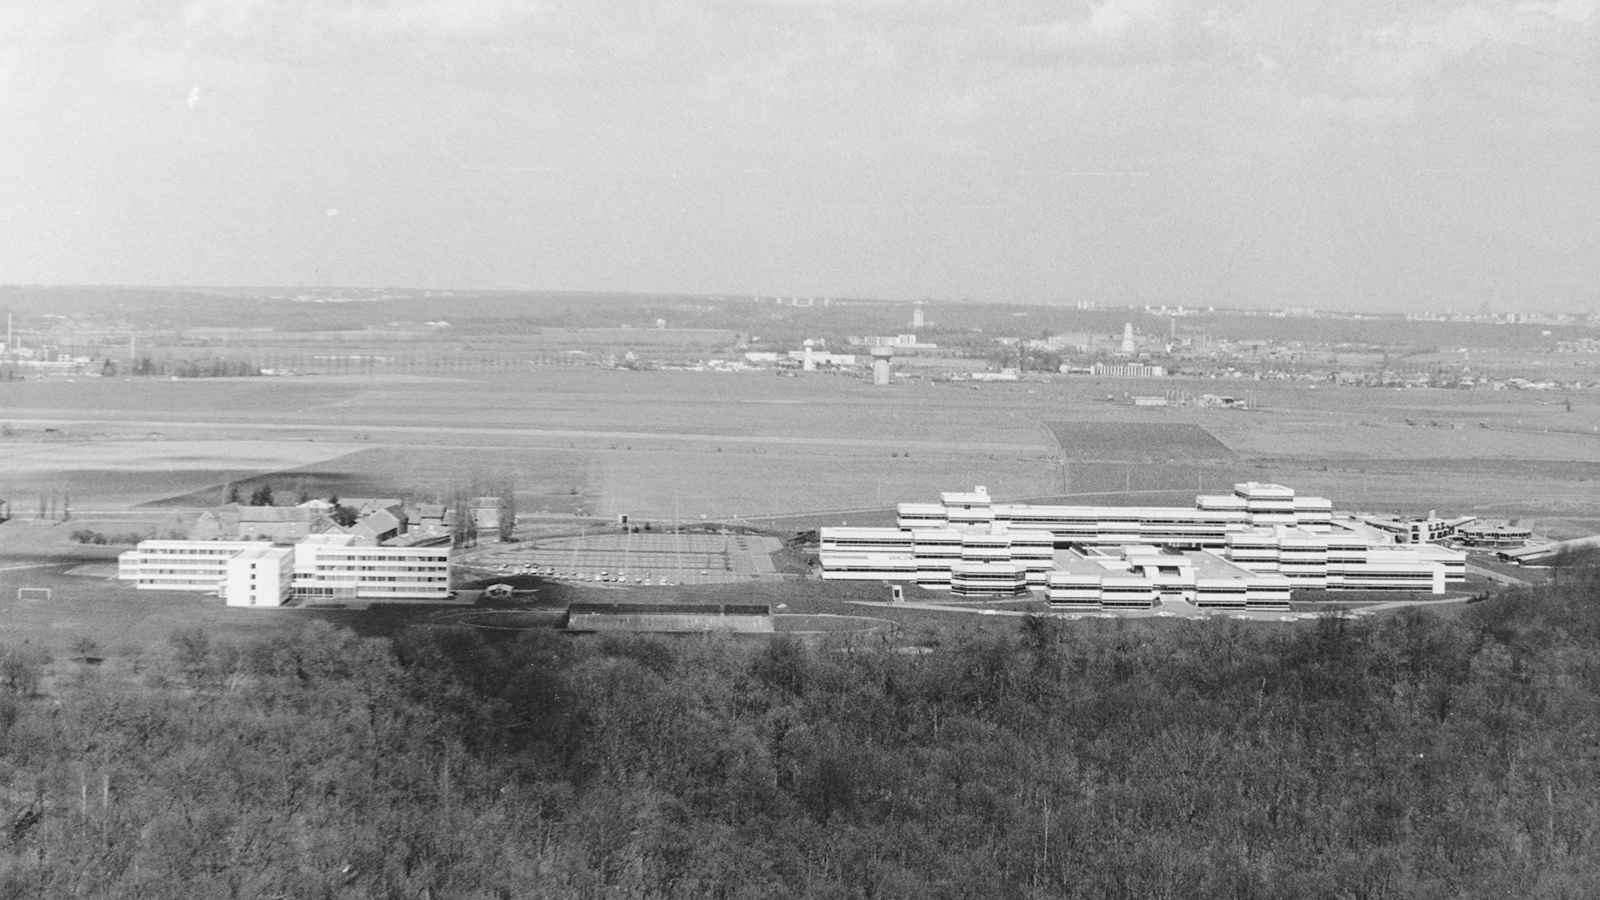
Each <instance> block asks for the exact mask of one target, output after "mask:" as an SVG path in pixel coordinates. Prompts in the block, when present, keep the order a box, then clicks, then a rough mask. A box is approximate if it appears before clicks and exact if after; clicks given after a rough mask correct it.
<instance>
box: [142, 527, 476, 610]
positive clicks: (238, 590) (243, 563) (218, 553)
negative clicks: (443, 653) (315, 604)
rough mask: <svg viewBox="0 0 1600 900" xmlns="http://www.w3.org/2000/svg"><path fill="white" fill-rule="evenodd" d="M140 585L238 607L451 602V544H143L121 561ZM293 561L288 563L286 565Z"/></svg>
mask: <svg viewBox="0 0 1600 900" xmlns="http://www.w3.org/2000/svg"><path fill="white" fill-rule="evenodd" d="M117 563H118V565H117V577H118V578H120V579H122V580H124V581H130V582H133V585H134V587H136V588H138V589H139V590H166V591H200V592H212V591H215V592H218V593H220V594H222V595H223V596H224V598H225V599H226V600H227V601H228V603H229V604H230V605H233V606H278V605H282V603H284V602H285V601H286V600H287V599H288V598H289V597H293V598H296V599H309V600H326V599H356V598H362V599H372V600H447V599H449V598H450V595H451V591H450V574H451V558H450V549H449V548H448V547H371V546H358V545H357V539H356V538H355V536H353V535H348V534H316V535H311V536H309V537H306V538H304V539H302V540H301V541H299V542H297V543H296V544H295V545H294V546H293V547H284V546H275V545H272V544H268V543H265V542H261V541H141V542H140V543H139V545H138V546H137V547H135V548H134V549H132V550H129V551H127V552H125V553H123V554H121V556H119V557H118V560H117ZM286 566H287V568H285V567H286Z"/></svg>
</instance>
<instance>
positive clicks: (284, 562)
mask: <svg viewBox="0 0 1600 900" xmlns="http://www.w3.org/2000/svg"><path fill="white" fill-rule="evenodd" d="M293 579H294V548H293V547H280V546H276V545H273V544H258V545H256V546H254V547H248V548H246V549H244V550H240V551H239V552H238V553H235V554H234V555H233V556H231V557H229V558H228V563H227V576H226V578H225V579H224V581H223V586H222V598H223V600H224V601H225V602H226V603H227V604H228V605H229V606H282V605H283V604H284V603H285V602H287V601H288V599H289V596H290V587H291V584H292V582H293Z"/></svg>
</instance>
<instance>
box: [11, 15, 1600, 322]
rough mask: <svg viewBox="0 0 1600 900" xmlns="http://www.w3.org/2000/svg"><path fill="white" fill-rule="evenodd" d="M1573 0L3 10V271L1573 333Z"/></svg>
mask: <svg viewBox="0 0 1600 900" xmlns="http://www.w3.org/2000/svg"><path fill="white" fill-rule="evenodd" d="M1596 248H1600V0H1479V2H1474V3H1462V2H1458V0H1339V2H1337V3H1334V2H1328V0H1216V2H1200V0H1194V2H1190V0H1102V2H1094V0H1056V2H1035V0H970V2H968V0H959V2H958V0H704V2H689V0H538V2H520V0H187V2H185V0H5V2H4V3H0V283H28V284H40V283H42V284H137V285H241V286H251V285H306V286H312V285H342V286H389V287H439V288H500V289H531V290H592V291H646V292H671V293H726V294H752V295H762V296H771V295H780V296H791V295H792V296H829V297H882V298H894V299H906V298H918V297H929V298H941V299H942V298H950V299H954V298H970V299H977V300H997V301H1015V302H1075V301H1090V302H1105V303H1118V304H1120V303H1165V304H1173V303H1181V304H1188V305H1200V306H1204V305H1217V306H1261V307H1317V308H1333V309H1369V310H1390V311H1393V310H1400V309H1445V308H1450V309H1457V310H1467V311H1477V310H1480V309H1493V310H1497V311H1532V310H1546V309H1552V310H1554V309H1567V310H1577V311H1585V312H1590V311H1600V252H1597V251H1596Z"/></svg>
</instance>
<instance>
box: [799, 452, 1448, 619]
mask: <svg viewBox="0 0 1600 900" xmlns="http://www.w3.org/2000/svg"><path fill="white" fill-rule="evenodd" d="M897 523H898V527H896V528H824V529H822V531H821V534H820V540H821V554H820V561H821V563H822V576H823V577H824V578H830V579H867V580H878V581H914V582H916V583H917V584H919V585H922V586H924V587H927V588H932V589H939V590H950V591H952V592H953V593H956V594H960V595H968V596H971V595H990V596H993V595H1008V594H1018V593H1023V592H1025V591H1027V590H1031V589H1043V590H1045V591H1046V593H1047V595H1048V596H1049V597H1050V598H1051V601H1052V602H1060V603H1071V602H1078V601H1085V602H1087V601H1088V599H1089V598H1091V597H1095V598H1098V599H1095V600H1094V601H1093V602H1096V603H1104V604H1109V605H1113V606H1115V605H1123V606H1126V605H1134V606H1137V605H1140V604H1145V605H1148V604H1149V603H1151V602H1153V599H1152V598H1156V597H1159V596H1161V595H1162V592H1163V586H1166V585H1172V584H1175V585H1177V586H1178V589H1177V591H1176V593H1177V594H1178V595H1180V596H1182V597H1183V598H1184V599H1186V600H1189V601H1190V602H1195V603H1199V604H1201V605H1212V606H1228V605H1237V604H1244V605H1245V606H1247V607H1249V606H1256V607H1271V606H1275V605H1278V604H1280V603H1283V602H1287V600H1288V591H1289V590H1290V589H1292V588H1318V589H1324V588H1325V589H1334V590H1338V589H1360V590H1383V589H1389V590H1408V591H1430V592H1433V593H1443V592H1444V590H1445V585H1446V584H1447V583H1449V582H1459V581H1463V580H1465V578H1466V558H1465V555H1464V554H1462V553H1458V552H1456V551H1452V550H1447V549H1445V548H1442V547H1437V546H1434V545H1430V544H1408V545H1406V546H1399V545H1397V544H1396V543H1395V538H1394V536H1392V535H1391V534H1389V533H1387V532H1385V531H1383V530H1380V529H1376V528H1373V527H1370V526H1369V525H1367V524H1364V523H1363V522H1359V521H1356V520H1355V519H1351V518H1348V517H1339V518H1335V517H1334V515H1333V504H1332V502H1331V501H1329V500H1326V499H1324V498H1321V497H1299V496H1296V495H1295V493H1294V491H1292V490H1290V489H1289V488H1286V487H1283V486H1282V485H1275V484H1260V483H1256V482H1246V483H1243V484H1238V485H1235V486H1234V490H1233V493H1231V494H1225V495H1214V496H1212V495H1208V496H1201V497H1197V498H1196V501H1195V508H1193V509H1185V508H1181V507H1120V506H1109V507H1108V506H1038V505H1032V504H1023V503H995V502H993V500H992V499H991V498H990V497H989V493H988V491H987V490H985V489H984V488H983V487H982V486H979V487H978V488H976V489H974V490H972V491H952V492H947V493H944V494H941V495H940V502H938V503H902V504H900V506H899V508H898V517H897ZM1106 548H1122V549H1121V550H1118V551H1116V552H1099V551H1101V550H1104V549H1106ZM1194 551H1206V552H1205V553H1196V552H1194ZM1151 553H1155V554H1164V555H1160V556H1157V557H1151V556H1149V555H1148V554H1151ZM1152 560H1156V562H1152ZM1185 560H1187V561H1185ZM1174 578H1176V579H1177V580H1176V581H1174V580H1173V579H1174ZM1169 593H1170V592H1169Z"/></svg>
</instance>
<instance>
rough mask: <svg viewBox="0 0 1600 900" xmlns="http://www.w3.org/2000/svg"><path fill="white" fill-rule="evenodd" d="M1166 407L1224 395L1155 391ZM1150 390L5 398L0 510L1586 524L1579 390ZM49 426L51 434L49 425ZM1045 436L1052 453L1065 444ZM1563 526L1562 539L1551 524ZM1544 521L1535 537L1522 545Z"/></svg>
mask: <svg viewBox="0 0 1600 900" xmlns="http://www.w3.org/2000/svg"><path fill="white" fill-rule="evenodd" d="M1164 386H1166V387H1168V389H1169V390H1172V391H1182V392H1184V393H1189V394H1198V393H1200V392H1202V391H1212V392H1215V391H1219V390H1227V391H1229V392H1231V393H1235V394H1239V393H1244V392H1241V391H1239V390H1236V389H1232V390H1230V389H1229V387H1228V386H1227V384H1226V383H1225V382H1224V383H1220V384H1219V383H1218V382H1212V381H1198V380H1196V381H1191V380H1184V379H1167V380H1166V382H1165V385H1164ZM1148 387H1149V386H1148V384H1147V383H1145V384H1136V383H1134V382H1119V381H1116V380H1113V379H1100V378H1073V379H1056V380H1053V381H1049V382H1018V383H1012V384H985V385H981V386H974V385H970V384H963V383H941V382H927V381H924V382H915V381H914V382H909V383H897V384H894V385H891V386H889V387H884V388H875V387H873V386H872V385H870V384H869V383H867V382H866V381H864V380H862V379H859V378H852V377H848V376H839V375H828V374H822V373H818V374H815V375H810V376H806V377H799V378H774V377H771V376H770V375H762V374H744V375H727V374H712V373H692V372H675V371H656V372H628V371H616V370H607V369H599V368H593V367H583V366H555V367H549V368H548V369H543V370H536V371H532V372H526V371H524V372H517V373H508V374H503V375H499V374H488V375H484V376H481V377H477V378H420V377H412V376H394V375H374V376H354V375H347V376H307V377H287V378H253V379H191V380H186V381H180V382H174V381H159V380H129V379H103V380H100V379H84V380H79V381H76V382H17V383H8V384H0V409H3V412H0V423H4V424H5V425H7V426H9V430H8V432H7V436H3V437H0V461H3V462H4V463H5V465H6V468H5V469H4V470H3V474H0V497H6V498H9V499H11V500H12V504H13V510H12V511H13V514H16V515H24V516H25V515H27V514H28V511H29V508H30V507H29V504H30V503H33V502H34V501H33V500H32V498H33V497H34V495H36V494H37V493H38V492H39V491H41V490H48V491H57V492H61V493H69V494H70V495H71V502H72V504H73V506H74V508H75V510H83V511H85V512H93V513H95V514H98V515H103V516H109V517H112V518H115V517H118V516H126V517H138V516H145V517H148V518H151V519H152V520H154V519H156V518H160V517H163V516H170V515H174V514H177V513H179V512H183V513H184V514H186V515H188V514H191V513H192V512H193V511H195V510H198V509H200V508H203V507H205V506H208V505H211V504H213V503H215V502H217V500H218V499H219V498H220V494H221V490H220V488H221V486H222V485H223V484H224V483H225V482H228V481H234V482H236V483H240V484H243V485H246V486H248V485H253V484H256V483H261V482H267V483H271V484H273V486H274V488H275V490H276V491H278V492H280V493H283V492H285V491H288V492H299V491H305V492H307V493H310V494H312V495H321V494H323V493H329V494H332V493H339V494H343V495H346V496H397V495H409V496H414V497H419V498H423V499H431V498H432V497H434V496H443V495H445V494H446V493H448V492H449V491H451V490H453V489H456V488H470V487H471V486H473V485H484V484H487V483H490V482H494V481H501V482H505V481H510V482H512V483H514V484H515V486H516V490H517V499H518V507H519V511H521V512H524V513H535V512H540V511H543V512H546V513H549V514H552V515H572V514H573V513H583V514H587V515H594V516H611V515H614V514H618V513H628V514H630V515H633V516H636V517H641V518H651V519H655V520H657V521H670V520H671V519H673V518H674V517H677V518H679V519H681V520H683V521H699V520H700V519H701V518H702V517H704V518H705V519H707V520H725V519H735V518H738V519H754V518H763V519H766V518H779V517H785V516H794V515H800V514H803V516H804V518H805V521H808V522H814V523H825V522H828V521H833V522H839V521H844V520H846V519H849V520H851V521H854V522H859V523H865V522H867V521H871V520H872V519H873V517H874V516H875V515H881V514H875V513H872V512H871V511H872V510H886V509H889V508H892V506H893V504H894V503H896V502H900V501H905V500H931V499H933V498H934V497H935V496H936V494H937V493H938V492H939V491H941V490H952V489H957V488H962V487H970V486H972V485H974V484H983V485H985V486H987V487H988V488H989V490H990V493H991V494H993V495H994V496H996V497H998V498H1002V499H1010V498H1061V502H1095V503H1179V504H1187V503H1189V502H1190V498H1191V497H1192V495H1193V494H1194V493H1196V492H1198V491H1201V490H1205V491H1217V490H1225V489H1227V487H1228V486H1229V485H1231V484H1233V483H1234V482H1236V481H1242V480H1257V481H1278V482H1281V483H1284V484H1288V485H1289V486H1291V487H1294V488H1296V489H1297V490H1300V491H1302V492H1306V493H1316V494H1321V495H1324V496H1329V497H1331V498H1333V499H1334V501H1335V502H1336V504H1338V505H1339V506H1341V507H1347V508H1348V507H1355V508H1363V509H1374V510H1376V509H1398V510H1401V511H1406V512H1420V511H1426V510H1427V509H1433V508H1436V509H1439V510H1441V511H1444V512H1462V513H1475V514H1482V515H1489V516H1500V517H1523V518H1527V519H1532V520H1534V521H1535V522H1538V521H1548V522H1549V523H1550V524H1551V525H1552V526H1553V527H1555V528H1557V529H1560V528H1562V527H1565V528H1566V529H1567V530H1573V529H1579V528H1582V527H1584V525H1583V524H1581V523H1587V522H1590V521H1592V520H1594V519H1596V518H1597V517H1600V497H1597V496H1596V495H1597V494H1600V492H1597V491H1594V490H1593V489H1592V487H1593V484H1594V482H1595V479H1596V478H1597V477H1600V433H1597V432H1596V430H1595V429H1596V427H1600V417H1597V411H1596V409H1595V408H1594V407H1593V406H1592V405H1590V404H1589V403H1588V398H1587V397H1586V396H1582V395H1574V396H1575V397H1577V399H1576V400H1575V401H1574V405H1573V409H1572V411H1568V410H1567V408H1566V406H1565V404H1564V403H1558V402H1556V401H1557V399H1559V398H1553V397H1551V396H1548V395H1534V394H1530V393H1521V392H1487V391H1481V392H1469V391H1443V390H1413V391H1388V390H1376V389H1362V388H1334V387H1328V386H1323V387H1320V388H1318V389H1315V390H1312V389H1307V388H1306V387H1304V386H1296V385H1283V384H1272V383H1252V384H1251V387H1250V390H1249V392H1248V393H1249V395H1250V396H1251V398H1252V400H1253V402H1254V403H1255V404H1256V405H1257V406H1258V407H1259V408H1258V409H1253V410H1249V411H1239V410H1216V409H1200V408H1192V407H1180V406H1173V407H1164V408H1133V407H1129V406H1125V405H1122V404H1116V403H1108V402H1105V401H1104V398H1105V397H1106V396H1107V395H1108V394H1114V393H1125V392H1127V391H1128V390H1130V389H1137V390H1148ZM46 429H51V430H49V431H46ZM1058 437H1059V439H1060V441H1061V444H1060V445H1058ZM1564 523H1565V524H1564ZM1536 527H1537V526H1536Z"/></svg>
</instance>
